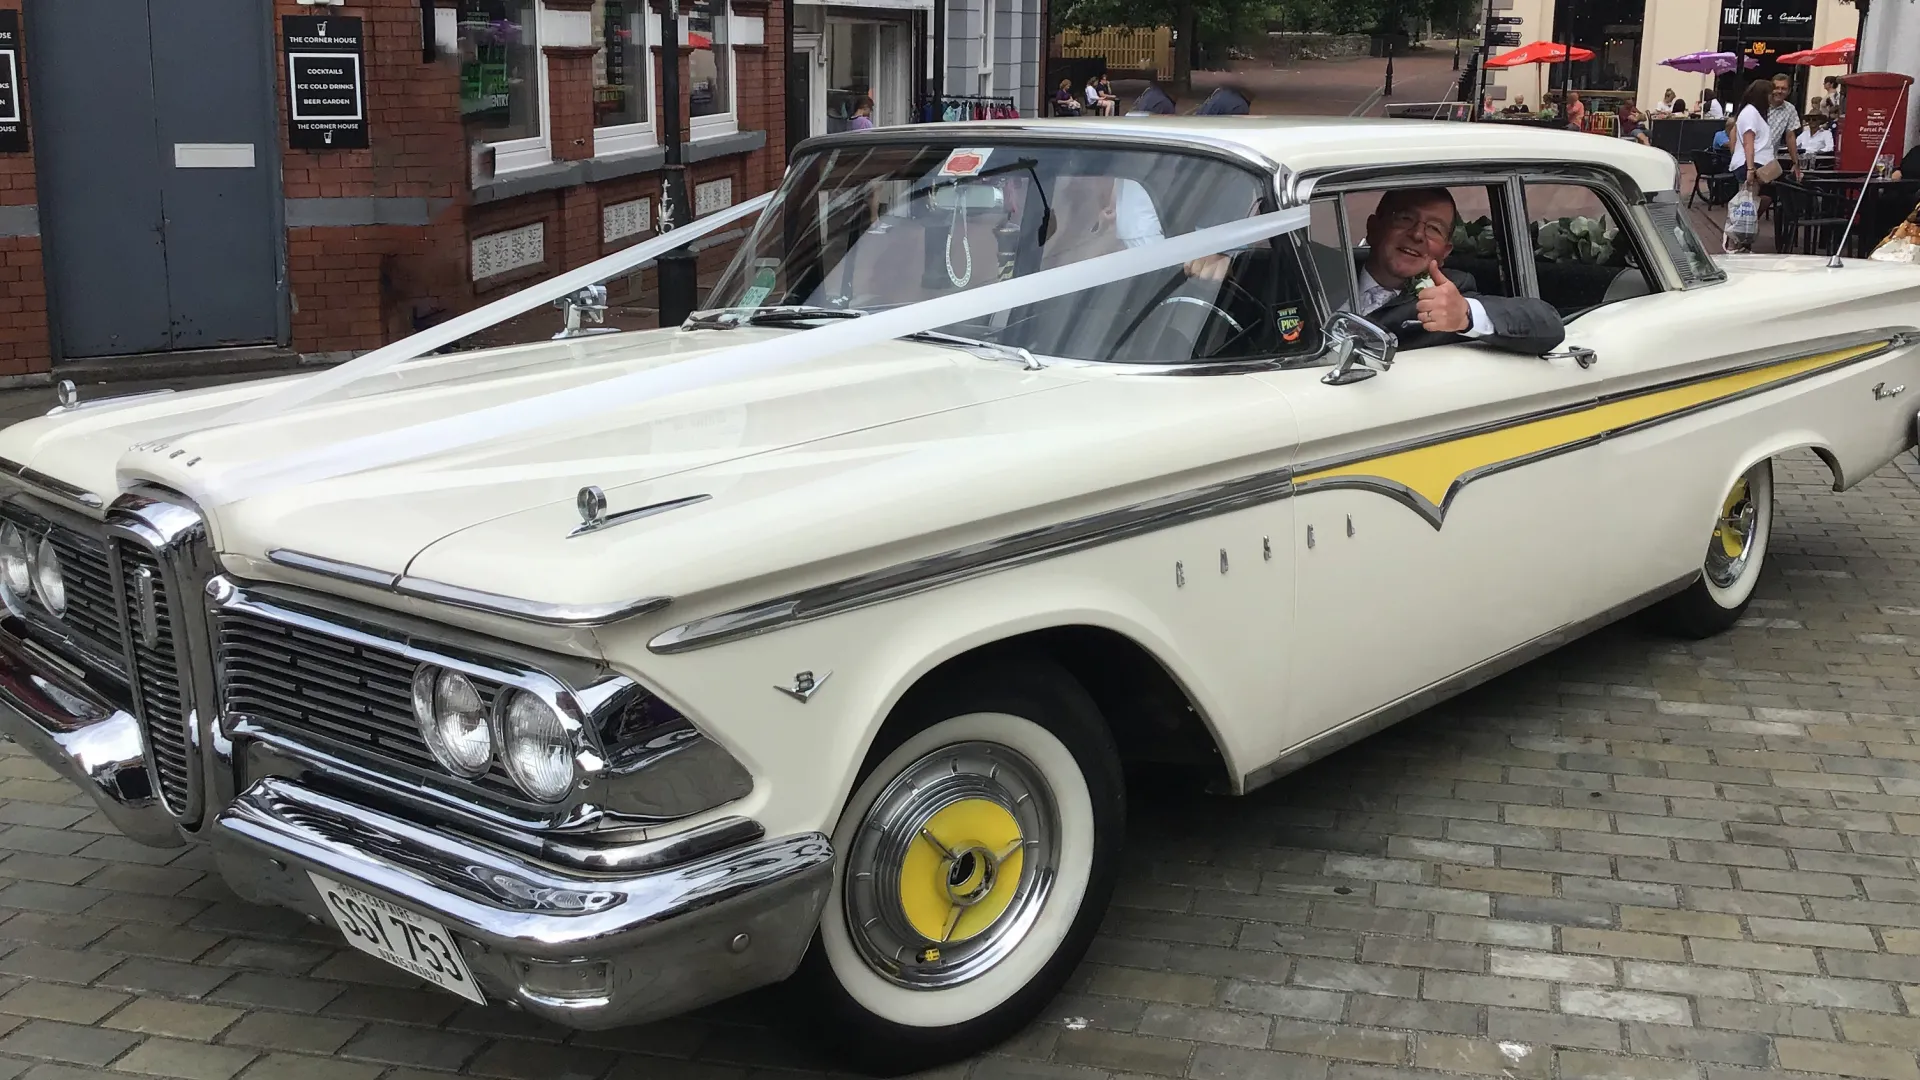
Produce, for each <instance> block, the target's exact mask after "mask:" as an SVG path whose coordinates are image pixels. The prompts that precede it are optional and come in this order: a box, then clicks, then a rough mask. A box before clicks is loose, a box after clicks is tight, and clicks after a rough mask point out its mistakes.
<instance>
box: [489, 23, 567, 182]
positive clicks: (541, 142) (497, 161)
mask: <svg viewBox="0 0 1920 1080" xmlns="http://www.w3.org/2000/svg"><path fill="white" fill-rule="evenodd" d="M550 33H551V28H550V27H548V26H547V5H546V4H545V3H544V2H543V0H534V3H533V48H534V56H535V60H534V65H535V69H536V74H537V75H538V82H537V85H538V87H539V92H538V94H537V95H536V101H535V103H534V108H535V111H536V112H538V113H539V119H540V134H538V135H535V136H531V137H528V138H524V139H506V140H503V141H501V142H493V143H488V144H487V145H488V146H491V147H492V148H493V171H494V174H495V175H499V174H500V173H509V172H515V171H517V170H520V169H534V168H538V167H540V166H542V165H548V164H551V163H552V162H553V144H552V142H551V141H550V140H551V138H552V135H553V125H552V120H553V107H552V105H551V104H549V99H548V97H547V94H548V89H547V52H546V45H547V40H548V35H549V34H550Z"/></svg>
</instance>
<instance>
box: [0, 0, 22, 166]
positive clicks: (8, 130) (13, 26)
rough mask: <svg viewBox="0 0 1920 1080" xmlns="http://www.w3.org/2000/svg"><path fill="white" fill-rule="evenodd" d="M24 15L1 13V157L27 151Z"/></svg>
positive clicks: (9, 12)
mask: <svg viewBox="0 0 1920 1080" xmlns="http://www.w3.org/2000/svg"><path fill="white" fill-rule="evenodd" d="M25 51H26V50H24V49H22V48H21V47H20V13H19V12H18V11H0V154H20V153H25V152H26V150H27V110H26V105H25V99H23V98H22V97H21V96H20V83H21V81H22V80H21V77H20V58H21V57H22V56H23V55H24V54H25Z"/></svg>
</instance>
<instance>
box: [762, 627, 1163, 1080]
mask: <svg viewBox="0 0 1920 1080" xmlns="http://www.w3.org/2000/svg"><path fill="white" fill-rule="evenodd" d="M1124 815H1125V803H1124V792H1123V780H1122V778H1121V771H1120V764H1119V758H1118V755H1117V753H1116V751H1115V749H1114V746H1113V741H1112V738H1111V736H1110V735H1109V733H1108V731H1107V728H1106V725H1105V722H1104V721H1103V720H1102V718H1101V717H1100V714H1099V711H1098V709H1097V708H1096V707H1095V706H1094V704H1093V702H1092V701H1091V699H1089V698H1088V696H1087V694H1086V692H1085V691H1084V690H1083V689H1082V688H1081V687H1080V686H1079V685H1078V684H1077V683H1076V682H1074V680H1073V679H1072V678H1071V677H1070V676H1068V675H1067V674H1066V673H1065V672H1064V671H1062V670H1060V669H1058V668H1056V667H1054V666H1052V665H1048V664H1043V663H1033V662H1027V661H1018V662H1010V663H1002V664H988V665H982V666H977V667H972V668H970V669H968V670H967V671H966V672H964V673H960V674H957V675H955V676H948V677H943V678H940V679H939V680H938V681H937V682H936V683H933V684H929V685H928V686H925V687H922V688H917V689H916V691H915V692H914V694H913V695H912V696H911V697H910V698H909V699H908V700H907V701H906V702H903V703H902V705H901V708H900V709H898V710H896V711H895V714H894V716H893V717H891V718H890V719H889V721H888V724H887V726H886V728H884V729H883V731H882V733H881V737H880V739H879V740H878V741H877V742H876V744H875V746H874V748H873V750H872V752H871V753H870V754H869V755H868V758H867V763H866V765H865V766H864V767H863V769H862V771H861V775H860V778H859V779H858V780H857V781H856V783H855V785H854V790H853V793H852V795H851V796H850V797H849V799H848V800H847V803H846V806H845V808H844V809H843V810H842V812H841V816H840V820H839V823H838V825H837V826H836V828H835V829H834V833H833V847H834V854H835V871H834V881H833V886H832V890H831V892H830V893H829V896H828V900H827V906H826V910H825V912H824V913H823V915H822V917H821V925H820V928H819V932H818V933H817V935H816V936H815V939H814V943H813V946H812V948H811V949H810V950H809V951H808V954H807V957H806V960H805V961H804V962H803V963H802V965H801V970H800V975H799V977H798V978H797V979H796V984H795V985H796V987H798V988H799V989H801V990H802V992H803V993H805V994H806V995H807V997H806V999H805V1003H806V1004H808V1005H809V1006H811V1007H812V1008H813V1009H814V1010H816V1011H824V1012H825V1014H826V1015H823V1016H820V1017H819V1018H818V1019H819V1021H820V1022H819V1023H818V1024H817V1025H816V1027H815V1030H816V1032H818V1033H819V1034H820V1035H822V1036H824V1037H826V1038H827V1039H828V1040H829V1041H830V1042H831V1043H832V1044H833V1045H834V1049H835V1051H836V1052H837V1053H838V1054H839V1055H840V1056H842V1057H843V1058H844V1059H847V1060H848V1061H849V1062H850V1063H852V1064H855V1065H857V1066H859V1067H861V1068H864V1069H866V1070H868V1071H870V1072H874V1073H879V1074H883V1075H896V1074H899V1073H902V1072H908V1071H913V1070H916V1069H921V1068H926V1067H929V1066H932V1065H935V1064H940V1063H943V1062H946V1061H950V1060H954V1059H957V1058H960V1057H965V1056H968V1055H971V1054H975V1053H978V1052H980V1051H982V1050H985V1049H988V1048H990V1047H992V1046H993V1045H995V1044H997V1043H999V1042H1001V1041H1002V1040H1004V1039H1006V1038H1007V1037H1009V1036H1011V1035H1013V1034H1015V1033H1016V1032H1018V1031H1019V1030H1020V1029H1021V1028H1022V1027H1024V1026H1025V1025H1026V1024H1028V1023H1029V1022H1031V1020H1032V1019H1033V1018H1034V1017H1035V1016H1036V1015H1037V1014H1038V1012H1039V1011H1040V1010H1041V1009H1043V1008H1044V1007H1045V1006H1046V1004H1047V1002H1048V1001H1049V1000H1050V999H1051V998H1052V997H1053V995H1054V994H1055V993H1057V992H1058V990H1059V988H1060V986H1061V985H1062V984H1063V983H1064V982H1065V981H1066V979H1067V977H1068V976H1069V975H1070V974H1071V973H1072V970H1073V967H1074V966H1075V965H1076V964H1077V963H1078V962H1079V960H1080V958H1081V957H1082V956H1083V955H1084V954H1085V952H1086V949H1087V946H1088V944H1089V943H1090V942H1091V940H1092V937H1093V933H1094V931H1095V930H1096V929H1097V928H1098V926H1099V923H1100V919H1101V917H1102V915H1103V914H1104V912H1105V908H1106V905H1107V901H1108V899H1109V897H1110V896H1111V894H1112V890H1113V881H1114V874H1115V869H1116V864H1117V861H1118V853H1119V848H1120V844H1121V841H1122V836H1121V834H1122V831H1123V829H1124Z"/></svg>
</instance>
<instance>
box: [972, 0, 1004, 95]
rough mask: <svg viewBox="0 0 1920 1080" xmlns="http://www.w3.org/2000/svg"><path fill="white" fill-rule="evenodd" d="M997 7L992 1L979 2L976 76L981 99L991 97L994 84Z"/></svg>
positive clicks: (982, 0)
mask: <svg viewBox="0 0 1920 1080" xmlns="http://www.w3.org/2000/svg"><path fill="white" fill-rule="evenodd" d="M998 6H999V5H998V4H996V3H995V2H994V0H980V63H979V65H978V67H977V68H976V74H978V75H979V76H980V78H979V82H980V86H979V90H978V93H979V94H980V96H981V97H992V96H993V86H994V82H995V78H994V76H995V74H996V73H995V71H994V64H993V32H994V30H995V29H996V27H995V26H994V22H995V18H996V12H995V10H994V9H995V8H997V7H998Z"/></svg>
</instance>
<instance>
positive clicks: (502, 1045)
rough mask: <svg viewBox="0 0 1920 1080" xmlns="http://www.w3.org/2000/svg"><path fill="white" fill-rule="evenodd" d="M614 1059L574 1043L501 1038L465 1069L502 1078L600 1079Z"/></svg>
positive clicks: (544, 1079) (472, 1072) (521, 1079)
mask: <svg viewBox="0 0 1920 1080" xmlns="http://www.w3.org/2000/svg"><path fill="white" fill-rule="evenodd" d="M615 1060H616V1058H615V1055H613V1054H610V1053H603V1052H599V1051H594V1050H587V1049H583V1048H581V1047H577V1046H570V1047H567V1048H566V1049H565V1050H559V1051H556V1048H555V1047H553V1046H550V1045H548V1044H546V1043H537V1042H527V1041H526V1040H524V1039H503V1040H501V1041H499V1042H496V1043H494V1044H493V1045H492V1046H489V1047H487V1048H486V1049H485V1050H482V1051H481V1052H480V1056H479V1057H476V1058H474V1059H473V1061H472V1063H471V1064H469V1065H468V1066H467V1069H466V1071H467V1072H468V1073H471V1074H472V1075H474V1076H492V1077H501V1078H503V1080H600V1078H601V1077H603V1076H605V1075H606V1074H607V1071H608V1070H609V1069H611V1068H612V1067H613V1064H614V1062H615Z"/></svg>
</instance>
